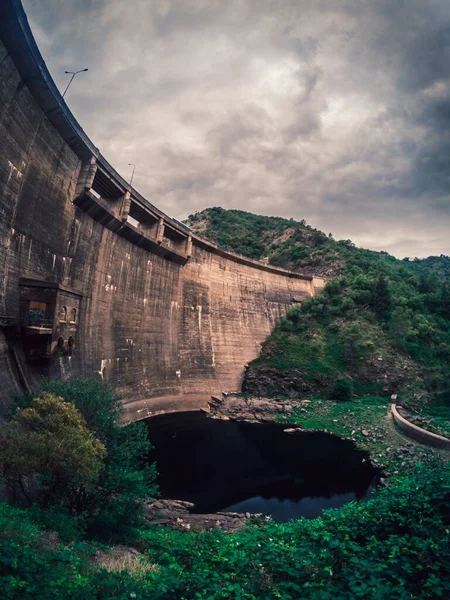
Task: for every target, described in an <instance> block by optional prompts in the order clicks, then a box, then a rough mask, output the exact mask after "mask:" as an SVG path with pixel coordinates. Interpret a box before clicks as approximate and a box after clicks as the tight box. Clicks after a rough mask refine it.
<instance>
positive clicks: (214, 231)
mask: <svg viewBox="0 0 450 600" xmlns="http://www.w3.org/2000/svg"><path fill="white" fill-rule="evenodd" d="M188 223H189V225H190V226H191V227H192V229H193V230H194V231H195V232H198V233H199V234H201V235H203V236H205V237H208V238H209V239H211V240H213V241H215V242H217V243H218V244H219V245H221V246H222V247H224V248H226V249H229V250H232V251H234V252H239V253H241V254H244V255H246V256H250V257H252V258H256V259H260V260H261V259H264V260H268V262H269V263H270V264H272V265H277V266H280V267H284V268H288V269H293V270H296V271H299V272H302V273H306V274H314V275H320V276H325V277H326V278H327V281H328V283H327V285H326V287H325V289H324V291H323V293H322V294H321V295H319V296H317V297H316V298H313V299H308V300H306V301H305V302H303V303H302V305H301V306H295V307H293V308H291V309H290V311H289V312H288V314H287V316H286V318H285V319H283V320H282V321H281V323H280V324H279V326H278V327H277V328H276V329H275V331H274V332H273V333H272V334H271V335H270V336H269V338H268V339H267V341H266V343H265V344H264V347H263V350H262V353H261V356H260V357H259V358H257V359H256V360H255V361H253V363H251V364H250V366H249V368H248V370H247V374H246V378H245V381H244V385H243V390H244V391H246V392H248V393H250V394H257V395H268V396H274V395H283V396H304V395H314V394H318V393H320V394H322V395H323V394H324V393H326V394H329V395H331V396H333V394H334V395H336V394H338V395H339V393H340V392H339V388H341V387H344V388H345V387H347V388H350V390H351V391H352V392H353V393H354V394H356V395H365V394H374V393H377V394H381V395H388V394H391V393H394V392H395V393H400V395H401V397H402V402H404V403H407V404H409V405H410V406H416V407H424V406H428V407H429V408H431V407H432V406H433V407H436V408H437V407H442V408H444V407H450V383H449V382H450V364H449V362H450V258H449V257H447V256H440V257H430V258H427V259H424V260H419V259H414V260H410V259H404V260H398V259H396V258H394V257H393V256H390V255H389V254H387V253H386V252H374V251H371V250H366V249H362V248H357V247H355V245H354V244H353V243H352V242H351V241H350V240H340V241H336V240H335V239H333V237H332V235H331V234H329V235H326V234H324V233H322V232H321V231H318V230H317V229H314V228H312V227H310V226H309V225H307V224H306V223H305V222H304V221H300V222H297V221H294V220H293V219H289V220H288V219H282V218H278V217H263V216H259V215H253V214H250V213H246V212H243V211H237V210H224V209H222V208H211V209H207V210H204V211H202V212H200V213H196V214H194V215H191V216H190V217H189V220H188ZM335 386H337V390H335ZM433 410H434V409H433ZM438 412H440V409H439V410H438Z"/></svg>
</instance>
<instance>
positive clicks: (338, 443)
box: [146, 412, 377, 522]
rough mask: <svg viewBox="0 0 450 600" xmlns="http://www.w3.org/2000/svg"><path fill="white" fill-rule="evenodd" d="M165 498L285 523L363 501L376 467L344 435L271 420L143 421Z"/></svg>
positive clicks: (183, 416) (200, 509)
mask: <svg viewBox="0 0 450 600" xmlns="http://www.w3.org/2000/svg"><path fill="white" fill-rule="evenodd" d="M146 423H147V427H148V429H149V437H150V440H151V442H152V443H153V445H154V446H155V448H154V450H152V452H151V453H150V456H149V460H151V461H153V460H156V462H157V469H158V473H159V481H158V482H159V486H160V491H161V496H162V497H163V498H176V499H179V500H187V501H189V502H192V503H193V504H194V509H193V512H197V513H207V512H218V511H228V512H250V513H263V514H264V515H270V516H272V518H273V519H274V520H275V521H279V522H283V521H287V520H289V519H292V518H298V517H299V516H305V517H308V518H314V517H317V516H318V515H319V514H320V513H321V512H322V510H324V509H325V508H337V507H339V506H342V505H343V504H345V503H346V502H350V501H352V500H364V499H366V498H367V497H368V496H369V495H370V492H371V489H372V486H373V484H374V479H375V478H376V477H377V471H376V470H375V469H374V468H373V467H372V466H371V464H370V463H369V462H368V461H367V458H368V455H367V453H365V452H362V451H360V450H357V449H356V448H355V446H354V444H353V443H352V442H350V441H348V440H342V439H340V438H338V437H336V436H333V435H330V434H327V433H321V432H305V433H301V434H298V435H289V434H286V433H284V431H283V430H284V426H282V425H279V424H276V423H262V424H254V423H239V422H236V421H221V420H216V419H211V418H209V417H207V415H205V414H204V413H201V412H199V413H192V412H189V413H176V414H170V415H163V416H160V417H154V418H152V419H149V420H148V421H147V422H146Z"/></svg>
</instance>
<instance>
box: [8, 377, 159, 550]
mask: <svg viewBox="0 0 450 600" xmlns="http://www.w3.org/2000/svg"><path fill="white" fill-rule="evenodd" d="M43 399H44V400H45V401H46V403H47V404H45V406H42V404H43V402H44V400H43ZM49 399H52V400H51V401H50V400H49ZM49 402H50V404H49ZM17 404H18V406H17V409H16V412H15V413H13V416H12V420H11V421H10V424H9V425H8V426H7V427H6V429H5V431H4V433H3V438H4V441H5V440H7V441H8V442H11V443H8V445H4V447H3V451H1V452H0V467H2V470H3V473H0V476H1V475H3V481H5V482H6V483H8V484H10V486H11V485H12V486H13V489H15V488H14V486H16V487H17V485H19V487H20V489H21V491H22V492H25V495H26V496H28V498H27V500H29V502H34V503H35V506H34V507H33V510H34V511H35V513H36V515H38V514H39V519H40V520H41V521H42V522H43V523H44V524H45V523H52V522H53V523H55V522H56V523H58V524H59V527H60V530H61V533H63V531H65V530H67V532H66V535H69V536H70V535H71V532H72V531H73V523H74V521H71V519H70V516H73V517H74V518H76V524H77V528H78V530H79V531H80V535H81V534H83V533H85V534H86V535H88V536H90V537H96V538H100V539H106V540H115V539H122V540H123V539H127V538H132V537H133V536H134V535H135V531H136V528H137V527H138V526H139V525H140V524H141V523H142V516H143V512H144V502H145V500H146V499H148V498H150V497H152V496H154V495H155V494H156V491H157V488H156V485H155V478H156V470H155V466H154V465H148V464H147V456H148V453H149V450H150V448H151V445H150V443H149V441H148V439H147V429H146V427H145V425H144V424H142V423H137V424H133V425H130V426H128V427H121V426H120V423H119V419H120V416H121V413H122V404H121V401H120V397H119V396H118V395H117V394H115V393H114V392H113V390H112V389H111V388H110V387H108V386H107V385H104V384H103V383H102V382H101V381H99V380H95V379H78V380H70V381H51V382H45V383H44V386H43V392H42V395H41V396H40V398H39V399H37V400H36V399H33V398H32V397H31V396H30V397H22V398H19V399H18V401H17ZM38 409H39V410H38ZM31 415H34V416H33V418H32V416H31ZM25 425H27V427H25ZM11 436H12V437H11ZM13 442H18V443H20V452H19V453H15V452H14V446H13V445H12V443H13ZM30 480H32V483H33V485H30ZM16 482H17V483H16ZM26 482H27V483H28V485H27V486H24V485H23V484H24V483H26ZM36 484H38V485H36ZM30 494H31V496H30ZM15 498H16V499H17V500H18V501H20V499H21V498H20V496H19V497H18V495H17V493H16V495H15ZM39 509H40V510H39ZM63 535H64V534H63Z"/></svg>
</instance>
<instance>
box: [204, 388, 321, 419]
mask: <svg viewBox="0 0 450 600" xmlns="http://www.w3.org/2000/svg"><path fill="white" fill-rule="evenodd" d="M310 402H311V401H310V400H282V399H280V398H261V397H259V398H255V397H253V398H249V399H247V398H245V397H244V396H241V395H238V394H223V395H222V396H221V397H212V399H211V401H210V402H209V412H210V414H211V415H212V416H213V417H214V418H217V419H225V420H227V419H233V420H236V421H249V422H253V423H263V422H265V421H267V422H269V423H270V422H273V421H275V419H276V417H277V416H279V415H283V414H285V415H290V414H291V413H292V411H293V410H294V409H300V410H302V407H304V406H308V404H309V403H310Z"/></svg>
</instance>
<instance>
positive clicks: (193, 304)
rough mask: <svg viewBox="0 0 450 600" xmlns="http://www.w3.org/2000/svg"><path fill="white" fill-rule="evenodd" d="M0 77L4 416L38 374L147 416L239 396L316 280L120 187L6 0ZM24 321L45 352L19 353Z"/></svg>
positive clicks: (14, 1) (33, 344)
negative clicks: (76, 381) (91, 387)
mask: <svg viewBox="0 0 450 600" xmlns="http://www.w3.org/2000/svg"><path fill="white" fill-rule="evenodd" d="M0 80H1V81H2V85H1V87H0V140H1V145H0V208H1V212H0V239H1V240H2V241H3V246H2V253H1V255H0V277H1V280H2V281H3V282H4V283H3V286H2V287H1V288H0V375H1V376H2V379H3V381H4V382H5V384H4V386H3V389H2V390H0V400H1V402H2V403H3V405H4V406H5V405H6V404H7V403H8V401H9V400H8V399H10V398H11V396H12V395H13V394H14V393H17V392H18V391H20V389H21V388H23V387H24V386H26V387H33V386H37V385H38V381H39V378H40V377H41V376H42V375H44V376H46V377H63V378H68V377H75V376H80V375H86V376H95V377H101V378H102V379H103V380H104V381H107V382H110V383H111V384H112V385H114V387H115V388H116V389H118V390H119V391H120V392H122V393H123V396H124V402H125V405H126V406H129V408H130V410H132V409H131V406H132V405H133V406H139V405H140V404H139V403H145V406H146V407H147V409H148V410H149V411H150V412H152V406H151V403H152V399H153V401H154V404H155V408H156V405H158V403H159V402H160V399H163V400H161V402H164V399H166V400H167V402H169V403H171V406H172V404H173V403H175V404H174V406H175V405H176V402H177V399H180V401H181V399H182V398H183V397H185V398H186V399H188V398H190V399H192V398H195V397H199V398H209V396H210V395H211V394H214V393H216V394H217V393H220V392H222V391H233V390H236V389H238V388H239V385H240V380H241V377H242V374H243V369H244V365H245V364H246V363H247V362H248V361H249V360H251V359H253V358H255V357H256V356H257V355H258V354H259V349H260V345H261V343H262V342H263V341H264V339H265V338H266V336H267V335H268V333H270V331H271V330H272V328H273V327H274V326H275V324H276V322H277V321H278V320H279V318H280V317H281V316H282V315H284V314H285V313H286V311H287V310H288V309H289V307H290V306H292V304H293V303H296V302H301V301H302V299H303V298H305V297H308V296H312V295H314V294H315V293H316V292H317V290H319V289H320V288H321V287H323V281H322V280H320V279H315V278H313V277H311V276H306V275H302V274H299V273H294V272H291V271H286V270H284V269H279V268H277V267H273V266H271V265H267V264H263V263H260V262H258V261H254V260H252V259H249V258H246V257H243V256H240V255H237V254H234V253H231V252H227V251H225V250H223V249H221V248H219V247H218V246H217V245H216V244H214V243H212V242H210V241H209V240H206V239H204V238H202V237H200V236H198V235H195V234H193V232H192V231H191V230H190V228H189V227H187V226H186V225H184V224H183V223H180V222H179V221H177V220H176V219H173V218H171V217H169V216H167V215H166V214H164V213H163V211H161V210H160V209H159V208H157V207H156V206H155V205H154V204H153V203H152V202H150V201H149V200H147V199H146V198H144V197H143V196H142V195H141V194H139V192H137V190H135V189H134V188H132V187H130V185H129V184H128V183H127V182H126V181H125V180H124V179H123V178H122V177H121V176H120V175H119V173H117V171H115V169H114V168H113V167H112V166H111V165H110V164H109V162H108V161H107V160H106V159H105V158H104V157H103V156H102V154H101V153H100V151H99V150H98V148H96V146H95V145H94V144H93V143H92V141H91V140H90V139H89V138H88V136H87V135H86V133H85V132H84V131H83V129H82V128H81V126H80V125H79V124H78V122H77V121H76V119H75V118H74V116H73V115H72V113H71V112H70V110H69V108H68V107H67V105H66V104H65V102H64V100H63V99H62V97H61V95H60V93H59V91H58V90H57V88H56V86H55V84H54V82H53V80H52V78H51V76H50V74H49V72H48V70H47V68H46V66H45V63H44V60H43V58H42V56H41V55H40V52H39V49H38V47H37V45H36V43H35V41H34V39H33V36H32V33H31V30H30V28H29V26H28V22H27V18H26V15H25V13H24V11H23V8H22V5H21V3H20V2H19V1H18V0H3V2H2V3H1V5H0ZM27 280H33V281H34V282H35V284H34V286H31V287H30V286H29V287H28V288H27V294H26V297H25V295H24V293H23V289H24V287H23V284H21V282H23V281H27ZM21 285H22V287H21ZM21 289H22V292H21ZM51 290H58V293H53V292H52V291H51ZM73 290H76V293H75V292H73ZM21 293H22V296H21ZM30 319H31V320H33V319H38V320H39V319H40V320H41V321H42V323H45V327H44V329H45V330H46V334H45V335H47V336H49V341H48V343H47V345H45V339H44V338H45V336H44V335H41V336H39V337H38V336H35V337H34V338H33V339H32V340H28V341H27V342H26V343H25V342H24V333H25V332H24V329H23V327H24V325H23V324H24V323H29V322H30ZM12 324H13V325H12ZM40 329H42V327H41V328H40ZM44 345H45V348H44ZM136 403H138V404H136ZM181 405H182V402H180V407H181ZM147 409H146V410H147ZM136 414H137V413H136ZM136 418H139V417H138V416H136Z"/></svg>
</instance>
